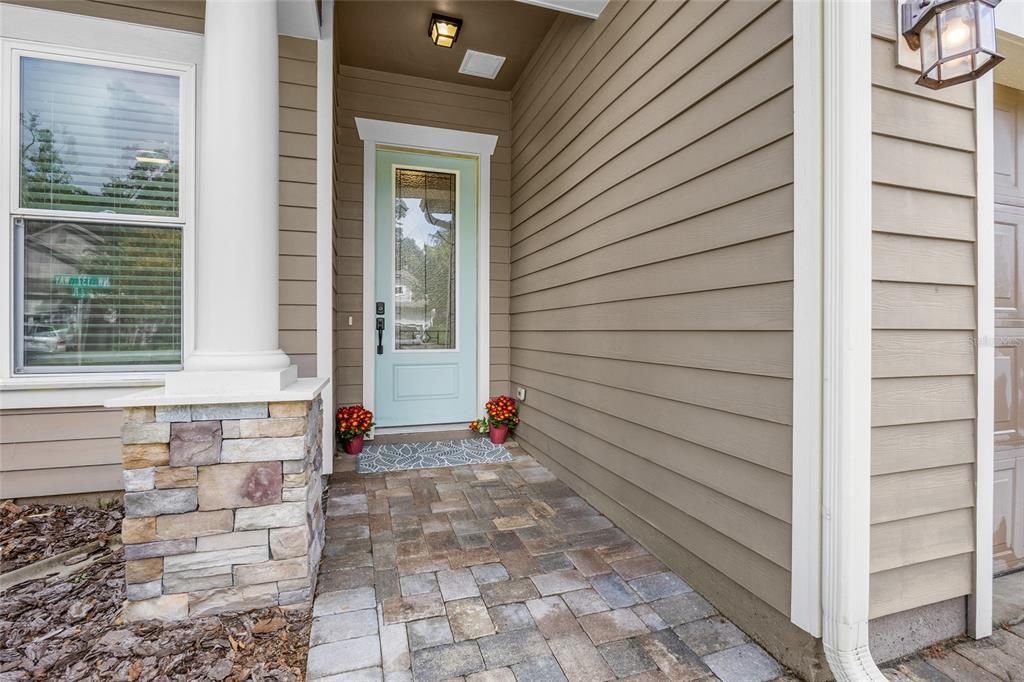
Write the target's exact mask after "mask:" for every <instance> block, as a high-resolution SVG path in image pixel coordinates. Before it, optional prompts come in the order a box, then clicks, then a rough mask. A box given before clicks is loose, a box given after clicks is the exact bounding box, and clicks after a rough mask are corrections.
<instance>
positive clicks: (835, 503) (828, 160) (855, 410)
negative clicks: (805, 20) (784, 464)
mask: <svg viewBox="0 0 1024 682" xmlns="http://www.w3.org/2000/svg"><path fill="white" fill-rule="evenodd" d="M798 1H801V0H798ZM802 1H806V0H802ZM822 21H823V26H822V30H823V38H824V40H823V52H824V54H823V64H824V87H823V92H824V95H823V96H824V152H825V153H824V157H825V158H824V163H825V173H824V175H825V177H824V201H823V203H824V216H823V217H824V223H825V224H824V301H825V303H824V310H823V311H822V312H823V320H824V348H823V364H824V367H823V389H822V390H823V395H822V398H823V401H822V402H823V414H822V434H823V463H822V562H821V567H822V638H823V643H824V648H825V656H826V658H827V659H828V664H829V668H831V670H832V674H833V675H835V678H836V680H839V681H840V682H845V681H847V680H850V681H854V680H856V681H858V682H860V681H861V680H879V681H880V682H882V681H884V680H885V677H883V676H882V673H881V672H880V671H879V670H878V666H877V665H876V664H875V662H874V660H872V658H871V652H870V651H869V650H868V613H869V611H868V607H869V602H870V584H869V580H870V531H871V526H870V512H871V506H870V505H871V4H870V3H868V2H863V1H858V0H825V2H824V6H823V12H822Z"/></svg>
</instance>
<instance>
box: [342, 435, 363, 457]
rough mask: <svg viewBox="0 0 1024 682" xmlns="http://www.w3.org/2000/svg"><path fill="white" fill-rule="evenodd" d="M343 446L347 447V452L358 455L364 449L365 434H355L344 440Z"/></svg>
mask: <svg viewBox="0 0 1024 682" xmlns="http://www.w3.org/2000/svg"><path fill="white" fill-rule="evenodd" d="M341 446H342V447H343V448H344V449H345V453H346V454H349V455H358V454H359V453H360V452H362V451H363V436H355V437H354V438H351V439H349V440H346V441H342V443H341Z"/></svg>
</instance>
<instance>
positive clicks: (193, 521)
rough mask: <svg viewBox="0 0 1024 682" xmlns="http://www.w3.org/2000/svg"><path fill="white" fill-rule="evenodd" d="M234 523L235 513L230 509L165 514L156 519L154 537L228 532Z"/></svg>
mask: <svg viewBox="0 0 1024 682" xmlns="http://www.w3.org/2000/svg"><path fill="white" fill-rule="evenodd" d="M234 524H235V514H234V512H232V511H231V510H230V509H224V510H221V511H196V512H189V513H187V514H167V515H164V516H159V517H157V519H156V537H157V539H159V540H178V539H181V538H196V537H199V536H201V535H217V534H220V533H230V532H231V529H232V528H233V527H234Z"/></svg>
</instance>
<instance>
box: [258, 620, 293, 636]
mask: <svg viewBox="0 0 1024 682" xmlns="http://www.w3.org/2000/svg"><path fill="white" fill-rule="evenodd" d="M287 625H288V621H286V620H285V619H284V618H281V617H280V616H275V617H273V618H264V619H263V620H261V621H260V622H258V623H256V625H253V626H252V632H253V634H255V635H263V634H266V633H268V632H277V631H278V630H280V629H281V628H283V627H286V626H287Z"/></svg>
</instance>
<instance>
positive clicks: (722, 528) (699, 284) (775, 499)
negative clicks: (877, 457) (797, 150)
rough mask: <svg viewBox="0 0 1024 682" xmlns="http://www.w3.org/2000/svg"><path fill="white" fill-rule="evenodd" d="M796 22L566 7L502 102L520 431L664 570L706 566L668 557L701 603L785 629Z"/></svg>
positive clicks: (684, 10)
mask: <svg viewBox="0 0 1024 682" xmlns="http://www.w3.org/2000/svg"><path fill="white" fill-rule="evenodd" d="M792 19H793V16H792V6H791V5H789V4H788V3H781V2H780V3H774V2H770V1H768V2H725V3H716V2H691V3H663V2H639V1H637V2H628V3H614V2H613V3H611V4H610V5H609V6H608V7H607V8H606V9H605V11H604V12H603V13H602V15H601V17H600V18H599V19H598V20H597V21H594V22H589V21H585V20H581V19H578V18H575V17H571V16H568V15H565V16H561V17H559V18H558V19H557V20H556V22H555V24H554V26H553V28H552V31H551V32H550V33H549V35H548V36H547V38H546V40H545V41H544V43H543V44H542V46H541V47H540V49H539V50H538V51H537V53H536V55H535V57H534V59H533V60H532V62H531V64H530V65H529V66H528V67H527V70H526V71H525V73H524V74H523V77H522V78H521V79H520V80H519V82H518V83H517V84H516V87H515V89H514V90H513V93H512V233H511V236H512V241H511V266H512V272H511V275H512V281H511V324H512V352H511V384H512V387H513V389H514V388H515V387H516V386H522V387H525V388H526V389H527V399H526V402H525V404H524V405H523V406H522V416H523V424H522V426H521V427H520V429H519V431H518V433H517V438H519V439H520V440H521V441H522V442H523V443H524V445H525V446H526V447H528V448H529V450H530V452H531V453H536V454H537V455H538V456H540V457H541V458H542V459H543V460H544V461H545V463H551V465H552V466H553V467H554V469H555V471H556V472H557V473H558V474H559V476H562V477H564V478H565V480H567V481H568V482H570V483H571V484H573V485H575V486H576V487H578V489H580V491H581V492H582V493H583V494H584V495H585V496H587V497H588V499H590V500H591V501H592V502H593V503H594V504H596V505H598V506H599V507H601V508H602V510H605V509H604V508H605V507H607V508H608V509H610V510H613V511H614V510H615V509H619V508H622V509H624V510H625V514H626V516H628V517H629V519H632V520H633V521H635V523H636V524H638V525H637V527H640V528H643V529H649V531H650V533H649V534H648V531H647V530H644V531H643V533H644V534H647V535H646V536H649V537H655V536H658V537H663V538H667V540H666V541H667V542H668V543H670V544H669V545H662V546H663V547H667V549H663V550H660V553H661V554H662V555H663V558H665V559H666V560H668V561H672V560H675V559H676V558H677V557H679V556H686V557H693V556H695V557H697V561H693V560H692V559H686V560H682V561H679V562H678V563H677V566H678V567H680V568H681V569H682V572H683V575H684V577H685V578H686V579H687V580H694V581H695V583H694V584H695V585H697V586H698V587H699V588H700V589H702V590H706V591H705V593H706V594H709V595H711V596H712V598H713V595H714V594H716V593H717V594H724V593H725V592H727V591H729V590H733V591H734V592H735V588H734V587H731V588H727V589H725V590H723V586H724V585H725V584H726V583H728V584H730V585H733V586H735V585H736V584H738V585H740V586H742V587H743V588H745V589H746V590H748V591H749V592H750V593H752V594H753V595H754V596H755V597H757V599H751V600H747V603H746V604H745V605H743V606H742V607H741V609H743V610H745V611H746V612H747V614H752V613H755V612H762V613H764V612H773V609H774V613H776V615H775V616H771V618H774V619H775V621H776V622H782V623H785V621H786V620H788V619H786V618H785V617H784V615H783V614H788V612H789V602H790V543H791V529H790V521H791V519H790V506H791V478H790V475H791V464H792V463H791V459H792V456H791V450H792V445H791V443H792V433H791V405H792V384H791V376H792V278H793V266H792V253H793V240H792V224H793V192H792V155H793V147H792V130H793V110H792V107H793V101H792V70H793V64H792V44H791V35H792ZM612 500H613V501H614V502H611V501H612ZM609 513H612V512H611V511H610V512H609ZM616 518H622V515H621V514H619V515H618V516H617V517H616ZM705 564H706V565H710V566H711V567H712V568H714V569H717V571H718V572H720V573H721V574H724V576H726V578H727V580H725V581H722V580H721V577H720V576H717V577H711V573H709V572H708V571H707V569H706V567H705V568H703V569H694V568H693V567H694V566H697V565H699V566H704V565H705ZM674 567H676V566H674ZM688 570H689V571H690V572H689V574H687V571H688ZM712 573H713V572H712ZM716 575H717V574H716ZM730 581H731V582H730ZM723 603H724V602H723ZM769 606H770V607H772V608H769ZM723 608H727V607H726V606H723ZM754 620H756V617H755V618H754ZM754 620H751V619H747V620H745V621H744V622H745V623H747V624H748V625H751V624H753V623H754ZM760 622H761V623H762V624H763V623H764V622H766V621H764V620H761V621H760Z"/></svg>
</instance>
